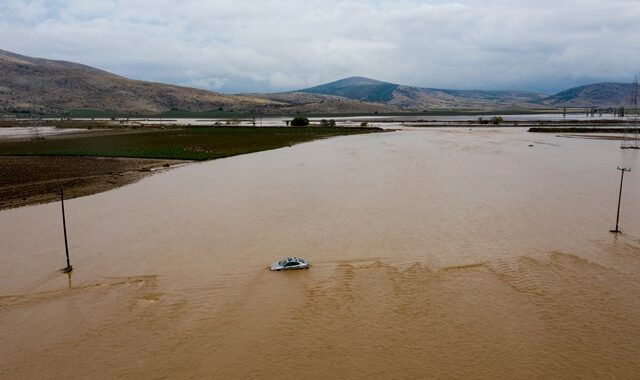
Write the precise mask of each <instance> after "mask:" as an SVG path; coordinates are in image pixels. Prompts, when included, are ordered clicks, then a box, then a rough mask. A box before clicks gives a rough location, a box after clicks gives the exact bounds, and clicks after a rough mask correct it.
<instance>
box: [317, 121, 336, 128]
mask: <svg viewBox="0 0 640 380" xmlns="http://www.w3.org/2000/svg"><path fill="white" fill-rule="evenodd" d="M320 126H321V127H335V126H336V121H335V120H333V119H331V120H327V119H322V120H320Z"/></svg>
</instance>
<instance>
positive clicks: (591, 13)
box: [0, 0, 640, 92]
mask: <svg viewBox="0 0 640 380" xmlns="http://www.w3.org/2000/svg"><path fill="white" fill-rule="evenodd" d="M639 16H640V1H623V0H610V1H596V0H586V1H585V0H580V1H578V0H568V1H567V0H556V1H546V0H543V1H536V2H530V1H500V0H496V1H479V0H460V1H420V0H402V1H390V0H378V1H366V0H344V1H339V0H326V1H320V0H312V1H304V2H301V1H295V0H267V1H247V0H236V1H229V0H218V1H215V2H212V1H200V0H185V1H180V2H177V1H168V0H159V1H158V0H156V1H150V0H129V1H124V0H112V1H89V0H84V1H82V0H58V1H42V0H41V1H36V0H34V1H31V0H4V4H3V7H2V8H1V9H0V48H3V49H7V50H12V51H15V52H18V53H23V54H27V55H33V56H40V57H47V58H55V59H65V60H71V61H78V62H82V63H86V64H89V65H92V66H97V67H100V68H103V69H105V70H109V71H113V72H116V73H118V74H121V75H125V76H128V77H132V78H138V79H145V80H154V81H163V82H171V83H176V84H182V85H192V86H197V87H201V88H209V89H212V90H216V91H224V92H235V91H241V92H247V91H283V90H290V89H295V88H300V87H305V86H310V85H315V84H318V83H321V82H325V81H331V80H335V79H339V78H342V77H345V76H351V75H364V76H370V77H373V78H377V79H381V80H387V81H393V82H398V83H404V84H411V85H417V86H428V87H449V88H463V89H464V88H467V89H468V88H484V89H490V88H491V89H493V88H497V89H499V88H503V89H533V90H544V91H548V92H553V91H556V90H560V89H563V88H564V87H567V86H570V85H577V84H582V83H584V82H593V81H601V80H611V81H629V80H630V78H632V77H633V75H634V74H636V73H637V72H638V69H639V68H640V51H638V50H637V49H635V48H634V43H635V41H636V40H637V39H638V38H639V37H640V23H638V22H637V19H638V17H639Z"/></svg>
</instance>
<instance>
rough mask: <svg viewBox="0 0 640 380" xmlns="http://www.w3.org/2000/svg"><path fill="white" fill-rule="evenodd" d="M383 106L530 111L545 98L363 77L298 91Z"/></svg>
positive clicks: (509, 92)
mask: <svg viewBox="0 0 640 380" xmlns="http://www.w3.org/2000/svg"><path fill="white" fill-rule="evenodd" d="M299 92H304V93H310V94H322V95H332V96H342V97H346V98H350V99H355V100H360V101H367V102H377V103H383V104H387V105H390V106H395V107H398V108H400V109H404V110H412V111H421V110H424V109H460V108H532V107H534V108H535V107H539V106H538V105H536V103H535V102H536V101H538V100H540V99H543V98H544V97H546V95H544V94H539V93H535V92H527V91H482V90H447V89H434V88H421V87H411V86H404V85H399V84H394V83H388V82H381V81H378V80H375V79H369V78H364V77H351V78H345V79H341V80H338V81H335V82H331V83H327V84H323V85H320V86H316V87H311V88H307V89H304V90H300V91H299Z"/></svg>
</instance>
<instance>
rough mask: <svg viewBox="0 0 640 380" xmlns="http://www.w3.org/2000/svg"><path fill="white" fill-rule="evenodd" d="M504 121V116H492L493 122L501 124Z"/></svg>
mask: <svg viewBox="0 0 640 380" xmlns="http://www.w3.org/2000/svg"><path fill="white" fill-rule="evenodd" d="M503 121H504V119H503V118H502V116H494V117H492V118H491V123H492V124H500V123H502V122H503Z"/></svg>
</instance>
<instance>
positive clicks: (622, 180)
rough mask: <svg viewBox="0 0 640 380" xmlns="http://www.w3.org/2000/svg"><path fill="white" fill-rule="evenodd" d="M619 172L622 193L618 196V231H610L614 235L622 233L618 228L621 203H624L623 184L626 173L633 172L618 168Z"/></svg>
mask: <svg viewBox="0 0 640 380" xmlns="http://www.w3.org/2000/svg"><path fill="white" fill-rule="evenodd" d="M618 170H620V193H619V194H618V214H617V215H616V229H615V230H610V231H609V232H612V233H614V234H617V233H620V229H619V228H618V222H619V221H620V203H621V201H622V182H624V172H631V169H627V168H621V167H619V166H618Z"/></svg>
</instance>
